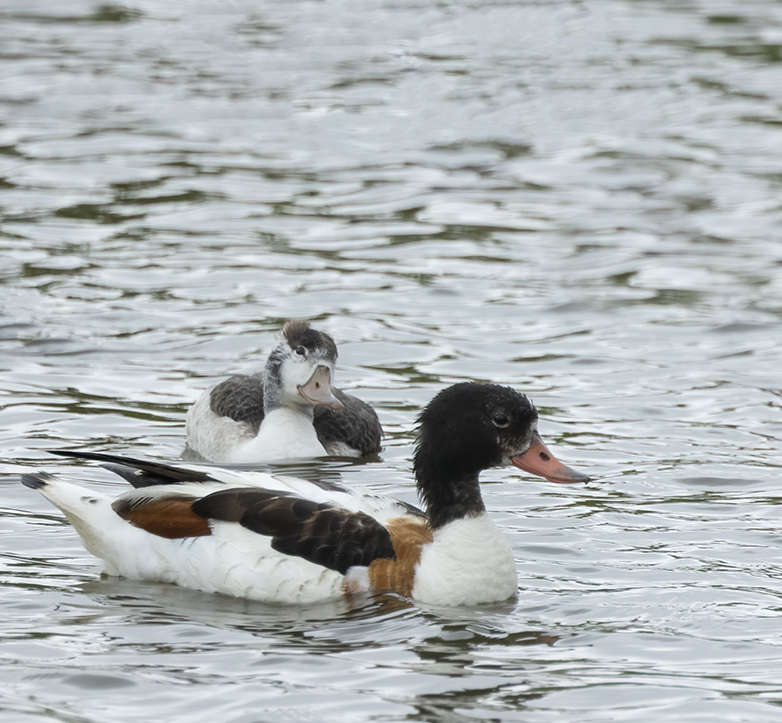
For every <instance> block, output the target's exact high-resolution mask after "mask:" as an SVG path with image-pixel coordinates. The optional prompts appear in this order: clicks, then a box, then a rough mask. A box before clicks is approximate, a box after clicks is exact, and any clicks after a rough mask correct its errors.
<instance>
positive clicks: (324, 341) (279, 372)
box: [264, 319, 344, 412]
mask: <svg viewBox="0 0 782 723" xmlns="http://www.w3.org/2000/svg"><path fill="white" fill-rule="evenodd" d="M336 362H337V345H336V344H335V343H334V340H333V339H332V338H331V337H330V336H329V335H328V334H324V333H323V332H320V331H316V330H315V329H312V328H311V327H310V322H309V321H305V320H303V319H295V320H293V321H289V322H287V323H286V324H285V326H284V327H283V329H282V341H281V342H280V344H279V345H278V346H277V347H276V348H275V349H274V351H272V353H271V354H270V355H269V359H268V361H267V362H266V368H265V370H264V409H265V410H266V411H267V412H268V411H271V410H272V409H274V408H277V407H283V406H287V407H290V406H293V407H305V408H307V407H309V408H310V409H311V408H312V407H313V406H314V405H323V406H326V407H329V408H331V409H334V410H335V411H342V409H343V408H344V407H343V404H342V402H340V401H339V400H338V399H337V398H336V397H335V396H334V394H333V392H332V390H331V383H332V380H333V378H334V366H335V364H336Z"/></svg>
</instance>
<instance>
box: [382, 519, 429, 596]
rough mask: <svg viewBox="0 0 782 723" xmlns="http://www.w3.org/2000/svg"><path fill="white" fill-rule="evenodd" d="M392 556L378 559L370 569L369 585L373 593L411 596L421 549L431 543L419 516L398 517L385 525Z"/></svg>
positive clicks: (427, 531)
mask: <svg viewBox="0 0 782 723" xmlns="http://www.w3.org/2000/svg"><path fill="white" fill-rule="evenodd" d="M386 529H387V530H388V532H389V533H390V535H391V543H392V544H393V546H394V552H395V557H394V558H393V559H388V558H386V559H377V560H374V561H373V562H372V564H371V565H370V566H369V585H370V588H371V589H372V590H373V591H374V592H395V593H397V594H398V595H402V596H403V597H410V596H411V595H412V592H413V582H414V580H415V571H416V567H417V566H418V562H419V560H420V559H421V550H422V549H423V547H424V545H428V544H429V543H431V542H432V531H431V530H430V529H429V526H428V525H427V524H426V521H425V520H424V519H423V518H420V517H397V518H396V519H393V520H388V521H387V522H386Z"/></svg>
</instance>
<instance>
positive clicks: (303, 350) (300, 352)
mask: <svg viewBox="0 0 782 723" xmlns="http://www.w3.org/2000/svg"><path fill="white" fill-rule="evenodd" d="M296 353H297V354H298V355H299V356H307V349H306V347H303V346H300V347H298V348H297V349H296Z"/></svg>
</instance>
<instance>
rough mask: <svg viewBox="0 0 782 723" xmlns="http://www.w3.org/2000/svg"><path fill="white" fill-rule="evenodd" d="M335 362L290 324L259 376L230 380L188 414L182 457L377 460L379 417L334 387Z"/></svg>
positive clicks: (298, 324) (321, 337)
mask: <svg viewBox="0 0 782 723" xmlns="http://www.w3.org/2000/svg"><path fill="white" fill-rule="evenodd" d="M336 361H337V345H336V344H335V343H334V340H333V339H332V338H331V337H330V336H329V335H328V334H325V333H323V332H321V331H317V330H315V329H313V328H312V327H311V325H310V322H309V321H307V320H303V319H294V320H291V321H288V322H287V323H286V324H285V325H284V326H283V329H282V339H281V341H280V343H279V344H278V346H277V347H276V348H275V349H274V350H273V351H272V352H271V354H270V355H269V358H268V360H267V362H266V366H265V367H264V369H263V372H262V373H260V374H239V375H235V376H232V377H230V378H228V379H226V380H225V381H223V382H221V383H219V384H217V385H215V386H213V387H212V388H210V389H207V390H206V391H205V392H204V393H203V394H202V395H201V397H200V398H199V399H198V400H197V401H196V402H195V404H193V406H192V407H191V408H190V409H189V410H188V413H187V420H186V436H187V450H188V453H191V452H195V453H196V455H197V456H198V457H199V458H201V459H202V460H205V461H209V462H215V463H218V464H257V463H269V462H275V461H283V460H287V459H298V458H303V457H323V456H326V455H332V456H339V457H367V456H371V455H377V454H378V453H379V452H380V450H381V439H382V436H383V430H382V427H381V426H380V421H379V420H378V417H377V413H376V412H375V410H374V409H372V407H370V406H369V405H368V404H367V403H366V402H363V401H361V400H360V399H358V398H357V397H354V396H352V395H350V394H346V393H345V392H343V391H342V390H340V389H337V388H336V387H334V386H332V380H333V378H334V367H335V365H336Z"/></svg>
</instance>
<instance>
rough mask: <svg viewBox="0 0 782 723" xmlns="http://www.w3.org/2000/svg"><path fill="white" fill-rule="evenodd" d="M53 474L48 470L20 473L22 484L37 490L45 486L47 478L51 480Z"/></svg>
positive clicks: (47, 481) (47, 482)
mask: <svg viewBox="0 0 782 723" xmlns="http://www.w3.org/2000/svg"><path fill="white" fill-rule="evenodd" d="M53 479H54V475H51V474H49V473H48V472H33V473H32V474H23V475H22V484H23V485H24V486H25V487H29V488H30V489H31V490H39V489H41V488H43V487H46V485H47V484H49V480H53Z"/></svg>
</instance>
